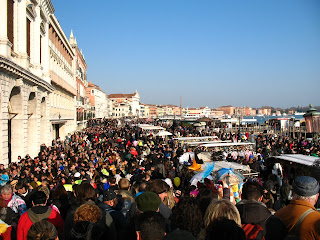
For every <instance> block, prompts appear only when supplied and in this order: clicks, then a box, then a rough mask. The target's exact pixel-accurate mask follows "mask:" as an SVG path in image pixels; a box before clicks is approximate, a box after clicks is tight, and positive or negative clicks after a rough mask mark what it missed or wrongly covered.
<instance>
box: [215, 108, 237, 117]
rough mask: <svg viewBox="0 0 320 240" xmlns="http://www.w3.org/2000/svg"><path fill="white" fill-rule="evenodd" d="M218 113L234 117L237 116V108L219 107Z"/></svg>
mask: <svg viewBox="0 0 320 240" xmlns="http://www.w3.org/2000/svg"><path fill="white" fill-rule="evenodd" d="M218 111H223V113H224V114H227V115H229V116H232V115H234V114H235V108H234V107H232V106H221V107H218Z"/></svg>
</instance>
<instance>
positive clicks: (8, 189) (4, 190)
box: [1, 184, 13, 193]
mask: <svg viewBox="0 0 320 240" xmlns="http://www.w3.org/2000/svg"><path fill="white" fill-rule="evenodd" d="M8 192H12V193H13V188H12V186H11V185H10V184H6V185H4V186H3V187H2V188H1V193H8Z"/></svg>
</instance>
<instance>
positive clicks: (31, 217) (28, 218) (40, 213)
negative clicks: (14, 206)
mask: <svg viewBox="0 0 320 240" xmlns="http://www.w3.org/2000/svg"><path fill="white" fill-rule="evenodd" d="M43 219H47V220H48V222H50V223H52V224H53V225H54V226H55V227H56V228H57V230H58V233H59V235H61V234H62V231H63V223H64V222H63V219H62V217H61V216H60V214H59V213H58V212H57V211H55V210H53V209H52V208H50V207H47V206H36V207H33V208H30V209H29V210H28V211H27V212H25V213H24V214H22V215H21V217H20V219H19V222H18V229H17V240H26V239H27V234H28V231H29V229H30V227H31V226H32V224H34V223H36V222H39V221H41V220H43Z"/></svg>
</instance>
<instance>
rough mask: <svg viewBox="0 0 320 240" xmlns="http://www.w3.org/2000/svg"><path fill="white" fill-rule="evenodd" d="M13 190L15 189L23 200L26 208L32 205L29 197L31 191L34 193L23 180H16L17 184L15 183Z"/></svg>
mask: <svg viewBox="0 0 320 240" xmlns="http://www.w3.org/2000/svg"><path fill="white" fill-rule="evenodd" d="M11 185H12V184H11ZM15 190H16V194H17V195H18V196H19V197H21V198H22V199H23V200H24V201H25V203H26V205H27V208H30V207H32V203H31V200H30V198H31V195H32V193H34V190H33V189H30V188H29V186H28V184H27V183H26V182H25V181H21V180H20V181H18V182H17V184H16V185H15Z"/></svg>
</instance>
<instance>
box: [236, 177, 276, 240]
mask: <svg viewBox="0 0 320 240" xmlns="http://www.w3.org/2000/svg"><path fill="white" fill-rule="evenodd" d="M241 199H242V200H241V201H240V202H238V203H237V204H236V207H237V209H238V210H239V213H240V216H241V223H242V224H259V225H260V226H261V227H262V228H263V231H264V235H265V234H266V222H267V220H268V219H269V217H270V216H271V212H270V211H269V210H268V208H267V207H266V205H265V204H264V203H263V202H262V199H263V188H262V186H261V185H260V184H259V183H258V182H257V181H247V182H246V183H245V184H244V185H243V188H242V194H241Z"/></svg>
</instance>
